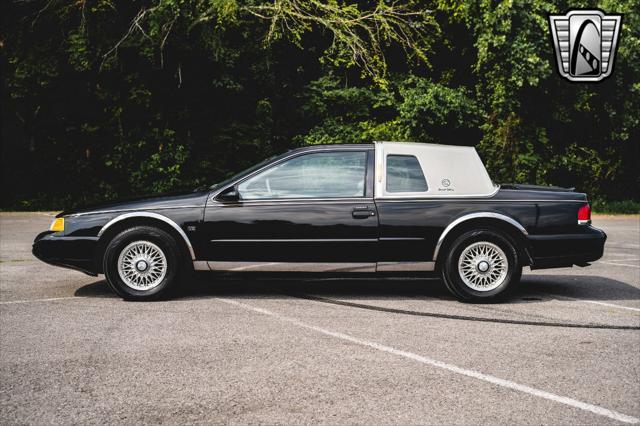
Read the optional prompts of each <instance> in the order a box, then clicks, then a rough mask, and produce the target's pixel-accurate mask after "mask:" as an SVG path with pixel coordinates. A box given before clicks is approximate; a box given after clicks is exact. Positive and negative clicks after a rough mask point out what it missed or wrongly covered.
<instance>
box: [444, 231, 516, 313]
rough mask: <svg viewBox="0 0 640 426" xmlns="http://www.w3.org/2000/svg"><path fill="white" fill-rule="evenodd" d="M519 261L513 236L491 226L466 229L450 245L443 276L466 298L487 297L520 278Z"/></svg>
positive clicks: (455, 291)
mask: <svg viewBox="0 0 640 426" xmlns="http://www.w3.org/2000/svg"><path fill="white" fill-rule="evenodd" d="M521 275H522V265H521V264H520V260H519V258H518V250H517V249H516V247H515V243H514V242H513V241H512V239H511V238H510V237H509V236H507V235H505V234H503V233H501V232H498V231H495V230H492V229H478V230H472V231H467V232H465V233H463V234H462V235H460V236H458V237H457V238H456V239H455V240H454V241H453V242H452V244H451V245H450V246H449V252H448V255H447V257H446V259H445V260H444V265H443V268H442V277H443V279H444V282H445V284H446V285H447V288H448V289H449V290H450V291H451V292H452V293H453V294H454V296H456V297H457V298H458V299H460V300H462V301H466V302H483V301H489V300H491V299H493V298H495V297H496V296H498V295H500V294H504V292H505V291H507V290H508V289H509V288H511V287H512V286H513V285H514V284H516V283H517V282H518V281H520V277H521Z"/></svg>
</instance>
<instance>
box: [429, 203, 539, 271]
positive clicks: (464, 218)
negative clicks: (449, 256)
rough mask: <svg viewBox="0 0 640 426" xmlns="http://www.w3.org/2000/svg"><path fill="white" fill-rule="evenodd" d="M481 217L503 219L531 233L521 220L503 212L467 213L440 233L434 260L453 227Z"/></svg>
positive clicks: (526, 233) (520, 229) (525, 232)
mask: <svg viewBox="0 0 640 426" xmlns="http://www.w3.org/2000/svg"><path fill="white" fill-rule="evenodd" d="M481 218H489V219H498V220H502V221H504V222H506V223H508V224H510V225H512V226H513V227H515V228H516V229H518V230H519V231H520V232H522V234H523V235H529V233H528V232H527V230H526V229H525V227H524V226H522V224H520V222H518V221H517V220H515V219H513V218H511V217H509V216H506V215H503V214H500V213H493V212H479V213H471V214H467V215H464V216H462V217H459V218H457V219H456V220H454V221H453V222H451V223H450V224H449V225H447V227H446V228H445V229H444V231H442V234H440V238H438V243H437V244H436V248H435V250H434V251H433V258H432V259H433V261H434V262H435V261H436V260H437V259H438V253H439V252H440V247H442V243H443V242H444V240H445V238H446V237H447V234H448V233H449V232H451V230H453V228H455V227H456V226H458V225H460V224H461V223H463V222H466V221H467V220H471V219H481Z"/></svg>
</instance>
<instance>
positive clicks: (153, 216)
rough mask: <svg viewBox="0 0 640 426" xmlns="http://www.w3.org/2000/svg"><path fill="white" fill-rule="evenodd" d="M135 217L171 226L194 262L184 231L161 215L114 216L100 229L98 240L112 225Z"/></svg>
mask: <svg viewBox="0 0 640 426" xmlns="http://www.w3.org/2000/svg"><path fill="white" fill-rule="evenodd" d="M135 217H141V218H151V219H157V220H161V221H162V222H164V223H166V224H167V225H169V226H171V227H172V228H173V229H175V230H176V232H177V233H178V234H179V235H180V236H181V237H182V239H183V240H184V242H185V244H186V245H187V248H188V249H189V254H190V255H191V260H194V261H195V260H196V254H195V252H194V251H193V246H192V245H191V241H189V237H187V234H185V233H184V231H183V230H182V228H180V227H179V226H178V224H177V223H175V222H174V221H173V220H171V219H169V218H168V217H166V216H162V215H161V214H158V213H152V212H140V211H139V212H135V213H125V214H121V215H120V216H116V217H114V218H113V219H111V220H110V221H109V222H107V223H106V224H105V225H104V226H103V227H102V229H100V231H99V232H98V238H100V237H101V236H102V234H104V231H106V230H107V229H109V227H111V226H112V225H114V224H116V223H118V222H120V221H123V220H125V219H130V218H135Z"/></svg>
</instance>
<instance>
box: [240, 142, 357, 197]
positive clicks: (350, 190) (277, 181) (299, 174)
mask: <svg viewBox="0 0 640 426" xmlns="http://www.w3.org/2000/svg"><path fill="white" fill-rule="evenodd" d="M366 159H367V153H366V152H357V151H356V152H354V151H342V152H318V153H313V154H305V155H302V156H299V157H296V158H293V159H291V160H289V161H285V162H284V163H281V164H279V165H277V166H274V167H271V168H270V169H268V170H265V171H264V172H262V173H260V174H258V175H257V176H254V177H252V178H250V179H248V180H246V181H244V182H243V183H241V184H240V185H239V186H238V190H239V192H240V196H241V197H242V198H243V199H245V200H255V199H272V198H334V197H339V198H343V197H363V196H364V182H365V172H366V163H367V161H366Z"/></svg>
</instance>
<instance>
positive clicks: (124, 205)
mask: <svg viewBox="0 0 640 426" xmlns="http://www.w3.org/2000/svg"><path fill="white" fill-rule="evenodd" d="M208 195H209V190H208V189H206V190H196V191H185V192H173V193H166V194H154V195H146V196H140V197H135V198H129V199H124V200H119V201H114V202H108V203H102V204H96V205H91V206H86V207H80V208H76V209H70V210H65V211H63V212H62V213H59V214H58V215H57V216H56V217H62V216H69V215H75V214H90V213H99V212H105V211H116V212H117V211H125V210H154V209H162V208H176V207H204V205H205V204H206V202H207V196H208Z"/></svg>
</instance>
